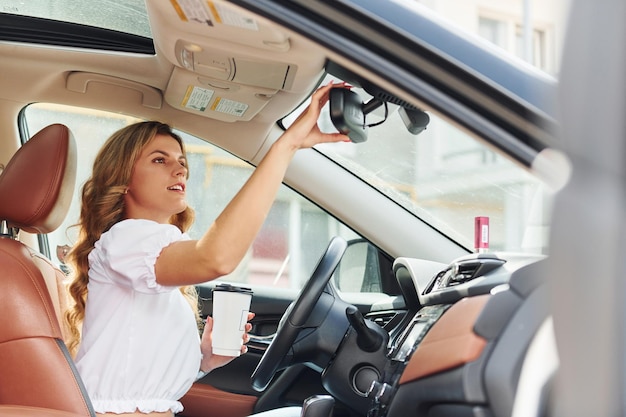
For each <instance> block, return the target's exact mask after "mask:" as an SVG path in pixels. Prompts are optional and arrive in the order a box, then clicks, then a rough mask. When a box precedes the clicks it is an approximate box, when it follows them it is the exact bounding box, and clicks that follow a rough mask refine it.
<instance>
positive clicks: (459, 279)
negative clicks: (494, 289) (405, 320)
mask: <svg viewBox="0 0 626 417" xmlns="http://www.w3.org/2000/svg"><path fill="white" fill-rule="evenodd" d="M505 262H506V261H504V260H502V259H498V258H483V257H480V258H472V259H463V260H460V261H457V262H454V263H453V264H451V265H450V266H449V267H448V268H446V269H445V270H443V271H441V272H439V273H438V274H437V275H436V276H435V277H434V279H433V283H432V285H431V286H430V288H428V289H427V290H426V291H425V292H424V293H428V292H431V291H437V290H441V289H444V288H450V287H454V286H457V285H460V284H464V283H466V282H469V281H471V280H473V279H475V278H478V277H480V276H483V275H486V274H487V273H489V272H491V271H493V270H494V269H496V268H498V267H499V266H501V265H503V264H504V263H505Z"/></svg>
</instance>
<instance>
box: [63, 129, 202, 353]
mask: <svg viewBox="0 0 626 417" xmlns="http://www.w3.org/2000/svg"><path fill="white" fill-rule="evenodd" d="M156 135H168V136H171V137H172V138H174V139H175V140H176V141H177V142H178V143H179V144H180V147H181V150H182V152H183V155H185V157H186V153H185V147H184V144H183V141H182V139H181V138H180V136H178V135H177V134H175V133H174V132H173V131H172V128H171V127H170V126H169V125H167V124H165V123H161V122H157V121H147V122H139V123H135V124H132V125H129V126H126V127H124V128H122V129H120V130H118V131H117V132H115V133H114V134H113V135H112V136H111V137H110V138H109V139H108V140H107V141H106V142H105V144H104V145H103V146H102V148H101V149H100V151H99V152H98V155H97V156H96V159H95V161H94V164H93V171H92V176H91V178H89V179H88V180H87V182H86V183H85V185H84V186H83V189H82V197H81V209H80V218H79V221H78V224H77V225H76V226H77V227H78V228H79V234H78V240H77V242H76V244H75V245H74V246H73V247H72V250H71V251H70V253H69V255H68V261H69V262H70V263H71V265H72V267H73V268H72V270H73V271H74V275H73V278H72V280H71V281H70V283H69V286H68V289H69V294H70V296H71V300H70V302H71V307H70V308H69V309H68V311H67V312H66V314H65V319H66V321H67V323H68V326H69V333H70V334H69V340H67V341H66V343H67V347H68V349H69V351H70V352H71V353H72V355H75V354H76V352H77V351H78V345H79V344H80V338H81V328H82V322H83V319H84V317H85V303H86V301H87V284H88V283H89V275H88V272H89V260H88V256H89V253H90V252H91V250H92V249H93V247H94V244H95V243H96V241H98V240H99V239H100V236H101V235H102V234H103V233H104V232H106V231H108V230H109V229H110V228H111V227H112V226H113V225H114V224H116V223H118V222H119V221H121V220H124V218H125V210H124V194H125V192H126V189H127V185H128V184H129V183H130V179H131V175H132V172H133V167H134V166H135V162H136V161H137V159H138V158H139V155H140V154H141V151H142V150H143V148H144V147H145V146H146V145H147V144H148V143H149V142H150V141H151V140H152V139H153V138H154V137H155V136H156ZM187 176H189V171H187ZM193 220H194V213H193V210H192V209H191V208H189V207H187V208H186V209H185V210H184V211H182V212H180V213H178V214H176V215H174V216H172V217H171V218H170V221H169V222H170V223H171V224H173V225H175V226H176V227H178V228H179V229H180V230H181V231H182V232H186V231H187V230H188V229H189V227H191V224H192V223H193ZM180 291H181V292H182V293H183V295H184V296H185V297H186V298H187V300H188V301H189V303H190V305H191V306H192V308H193V310H194V312H195V314H196V319H197V320H198V321H199V319H200V317H199V312H198V295H197V292H196V289H195V287H194V286H185V287H181V288H180Z"/></svg>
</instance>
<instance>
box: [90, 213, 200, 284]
mask: <svg viewBox="0 0 626 417" xmlns="http://www.w3.org/2000/svg"><path fill="white" fill-rule="evenodd" d="M180 240H189V236H188V235H187V234H185V233H182V232H181V231H180V230H179V229H178V228H177V227H176V226H173V225H169V224H159V223H156V222H152V221H148V220H125V221H123V222H120V223H118V224H116V225H114V226H113V227H112V228H111V229H110V230H109V231H107V232H106V233H103V234H102V236H101V237H100V240H98V242H96V244H95V246H94V249H93V250H92V251H91V253H90V254H89V267H90V269H91V270H92V272H93V274H92V273H90V275H89V278H90V279H97V280H98V279H99V280H104V281H106V280H109V281H111V282H112V283H115V284H117V285H120V286H123V287H129V288H132V289H134V290H136V291H140V292H144V293H157V292H166V291H171V290H172V289H174V288H176V287H169V286H162V285H160V284H158V283H157V281H156V275H155V268H154V265H155V264H156V260H157V258H158V256H159V255H160V253H161V251H162V250H163V248H165V247H166V246H168V245H170V244H171V243H173V242H176V241H180Z"/></svg>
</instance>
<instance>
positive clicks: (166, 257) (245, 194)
mask: <svg viewBox="0 0 626 417" xmlns="http://www.w3.org/2000/svg"><path fill="white" fill-rule="evenodd" d="M334 87H343V84H334V85H333V84H328V85H326V86H323V87H320V88H319V89H318V90H317V91H315V93H313V95H312V97H311V103H310V104H309V107H308V108H307V109H306V110H305V111H304V112H303V113H302V114H301V115H300V116H299V117H298V119H296V121H295V122H294V123H293V124H292V125H291V126H290V127H289V129H287V130H286V131H285V133H283V134H282V135H281V137H280V138H279V139H278V140H277V141H276V142H275V143H274V144H273V145H272V146H271V148H270V150H269V151H268V152H267V154H266V155H265V157H264V158H263V159H262V160H261V162H260V163H259V165H258V166H257V168H256V169H255V170H254V172H253V173H252V175H251V176H250V178H249V179H248V181H247V182H246V183H245V184H244V186H243V187H242V188H241V189H240V190H239V192H238V193H237V194H236V195H235V197H234V198H233V199H232V200H231V201H230V203H229V204H228V205H227V206H226V208H225V209H224V211H222V213H221V214H220V215H219V216H218V217H217V219H216V220H215V222H214V223H213V224H212V225H211V227H210V228H209V230H207V231H206V233H205V234H204V235H203V236H202V237H201V238H200V239H199V240H197V241H193V240H192V241H181V242H176V243H173V244H171V245H170V246H168V247H166V248H165V249H163V251H162V252H161V255H160V256H159V258H158V259H157V262H156V276H157V281H158V282H159V283H160V284H162V285H192V284H197V283H201V282H205V281H210V280H212V279H215V278H218V277H220V276H223V275H226V274H228V273H230V272H232V271H233V270H234V269H235V268H236V267H237V265H238V264H239V262H240V261H241V260H242V259H243V257H244V255H245V253H246V251H247V250H248V249H249V247H250V245H251V244H252V242H253V240H254V238H255V237H256V235H257V233H258V232H259V230H260V228H261V226H262V225H263V222H264V221H265V218H266V217H267V214H268V213H269V210H270V208H271V207H272V203H273V202H274V199H275V198H276V193H277V192H278V188H279V186H280V184H281V183H282V180H283V178H284V176H285V172H286V171H287V167H288V166H289V163H290V162H291V159H292V158H293V155H294V154H295V153H296V151H298V150H299V149H303V148H310V147H312V146H314V145H316V144H318V143H324V142H341V141H347V140H349V139H348V138H347V136H345V135H341V134H338V133H335V134H328V133H322V132H321V131H320V130H319V128H318V126H317V120H318V118H319V115H320V111H321V109H322V107H323V106H324V104H326V102H327V101H328V96H329V91H330V89H331V88H334Z"/></svg>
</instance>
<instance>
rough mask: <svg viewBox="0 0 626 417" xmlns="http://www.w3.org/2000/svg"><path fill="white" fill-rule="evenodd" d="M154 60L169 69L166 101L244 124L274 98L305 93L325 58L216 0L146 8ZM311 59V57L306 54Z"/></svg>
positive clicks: (174, 0)
mask: <svg viewBox="0 0 626 417" xmlns="http://www.w3.org/2000/svg"><path fill="white" fill-rule="evenodd" d="M146 7H147V10H148V14H149V17H150V20H151V22H154V24H153V26H152V27H153V32H154V33H153V39H154V43H155V48H156V50H157V53H158V54H162V55H164V56H165V57H166V58H167V60H168V61H170V62H171V63H172V64H173V65H174V66H175V70H174V71H173V72H172V76H171V79H170V81H169V83H168V85H167V89H166V91H165V101H166V102H167V103H168V104H170V105H171V106H173V107H176V108H178V109H180V110H183V111H187V112H191V113H195V114H200V115H203V116H206V117H210V118H213V119H217V120H221V121H226V122H235V121H238V120H242V121H247V120H250V119H252V118H253V117H254V116H255V115H257V114H258V113H259V111H261V110H262V109H263V108H264V107H265V106H266V105H267V104H268V103H269V102H270V100H272V98H273V97H274V96H275V95H276V94H277V93H279V92H282V91H286V92H296V93H303V94H304V93H308V92H309V91H310V88H311V87H312V86H311V85H310V83H311V82H312V80H315V79H317V78H318V76H319V75H321V74H322V71H323V68H324V62H325V58H324V57H323V56H321V54H320V55H318V54H315V53H311V51H314V50H315V48H313V49H312V46H311V45H312V44H309V43H308V42H306V41H303V40H302V39H298V40H297V41H295V40H294V39H293V35H292V34H290V33H288V32H287V31H286V30H284V29H283V28H281V27H278V26H276V25H275V24H273V23H271V22H270V21H266V20H264V19H262V18H260V17H259V16H256V15H254V14H251V13H250V12H248V11H246V10H244V9H240V8H239V7H237V6H236V5H233V4H231V3H227V2H224V1H221V0H212V1H206V0H171V1H159V2H156V1H155V2H147V3H146ZM307 51H308V53H307Z"/></svg>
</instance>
